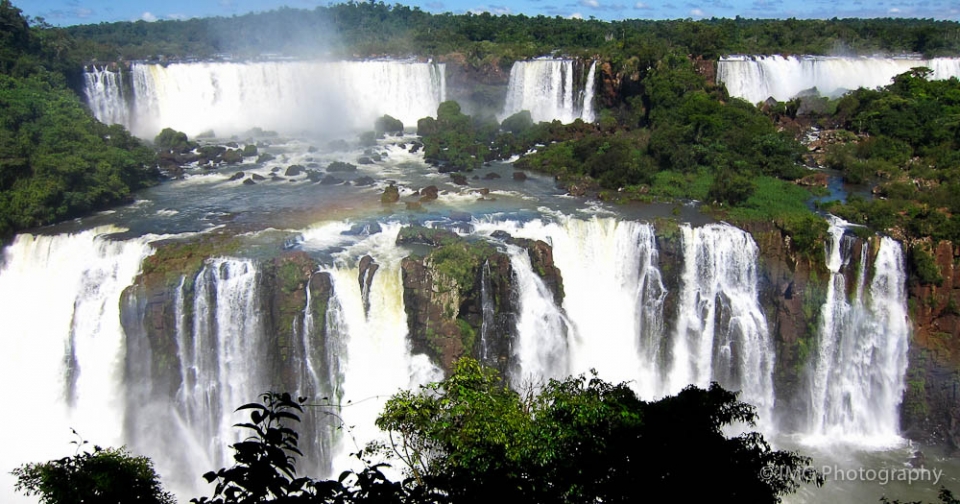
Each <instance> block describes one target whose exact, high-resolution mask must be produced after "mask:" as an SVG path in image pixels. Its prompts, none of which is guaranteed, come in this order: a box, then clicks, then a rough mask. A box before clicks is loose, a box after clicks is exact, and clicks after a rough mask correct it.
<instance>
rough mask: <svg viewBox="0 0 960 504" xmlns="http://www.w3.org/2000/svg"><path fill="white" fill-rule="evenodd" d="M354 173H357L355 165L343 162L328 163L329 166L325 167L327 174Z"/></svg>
mask: <svg viewBox="0 0 960 504" xmlns="http://www.w3.org/2000/svg"><path fill="white" fill-rule="evenodd" d="M355 171H357V165H354V164H350V163H344V162H343V161H334V162H332V163H330V166H328V167H327V172H328V173H335V172H355Z"/></svg>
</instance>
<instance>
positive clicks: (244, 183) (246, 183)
mask: <svg viewBox="0 0 960 504" xmlns="http://www.w3.org/2000/svg"><path fill="white" fill-rule="evenodd" d="M254 184H256V182H254V181H253V179H244V181H243V185H254Z"/></svg>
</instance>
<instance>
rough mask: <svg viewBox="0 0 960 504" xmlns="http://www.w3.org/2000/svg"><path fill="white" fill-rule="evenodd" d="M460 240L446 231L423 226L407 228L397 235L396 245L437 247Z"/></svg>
mask: <svg viewBox="0 0 960 504" xmlns="http://www.w3.org/2000/svg"><path fill="white" fill-rule="evenodd" d="M460 239H461V238H460V237H459V236H457V234H456V233H454V232H452V231H447V230H446V229H435V228H427V227H423V226H407V227H405V228H403V229H401V230H400V233H399V234H398V235H397V245H428V246H430V247H439V246H441V245H445V244H448V243H452V242H455V241H457V240H460Z"/></svg>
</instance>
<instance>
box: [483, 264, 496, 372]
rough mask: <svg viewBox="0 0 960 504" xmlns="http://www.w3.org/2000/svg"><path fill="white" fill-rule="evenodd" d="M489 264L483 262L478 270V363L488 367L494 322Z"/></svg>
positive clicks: (491, 353)
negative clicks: (479, 314) (479, 313)
mask: <svg viewBox="0 0 960 504" xmlns="http://www.w3.org/2000/svg"><path fill="white" fill-rule="evenodd" d="M490 289H491V285H490V263H489V262H487V261H484V263H483V269H481V270H480V304H481V306H480V311H481V315H482V322H481V324H480V361H481V362H484V363H486V364H488V365H493V363H491V362H490V357H491V356H492V355H493V352H491V351H490V334H491V332H492V331H493V330H494V324H496V320H495V318H494V315H495V310H494V307H493V296H492V295H491V294H490Z"/></svg>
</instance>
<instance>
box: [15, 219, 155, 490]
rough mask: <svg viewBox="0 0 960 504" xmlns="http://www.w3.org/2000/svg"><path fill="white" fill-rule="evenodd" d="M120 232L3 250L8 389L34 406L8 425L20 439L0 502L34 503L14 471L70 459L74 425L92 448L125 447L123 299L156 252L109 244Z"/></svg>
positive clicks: (20, 242)
mask: <svg viewBox="0 0 960 504" xmlns="http://www.w3.org/2000/svg"><path fill="white" fill-rule="evenodd" d="M120 231H122V230H121V229H117V228H112V227H101V228H96V229H91V230H88V231H84V232H81V233H76V234H65V235H57V236H33V235H29V234H21V235H18V236H17V237H16V238H15V239H14V241H13V243H11V244H10V245H8V246H7V247H6V248H5V249H4V252H3V261H2V263H0V306H2V307H3V313H4V315H3V331H2V333H0V334H2V335H0V390H2V392H3V395H4V397H6V398H7V399H8V400H10V401H14V402H19V403H23V404H26V405H28V407H27V410H25V411H23V412H21V413H18V414H11V415H7V418H6V419H5V420H4V425H5V426H6V427H7V428H9V429H10V430H9V432H10V433H11V434H12V435H11V436H9V437H8V439H7V440H6V442H5V446H4V448H3V450H0V501H3V502H21V501H22V500H25V499H24V497H23V496H22V495H21V494H14V493H13V477H12V476H11V475H10V471H11V470H12V469H13V468H14V467H17V466H19V465H20V464H23V463H26V462H40V461H46V460H50V459H53V458H60V457H63V456H64V455H66V454H67V453H68V452H69V451H71V450H72V449H71V448H70V444H69V443H70V441H72V440H75V438H74V437H72V435H71V433H70V429H71V428H73V429H76V431H77V432H78V433H79V434H80V435H81V436H83V438H84V439H87V440H89V441H90V442H96V443H97V444H100V445H104V446H119V445H120V444H122V441H123V439H122V426H121V424H120V423H119V422H118V419H120V418H122V417H123V410H124V402H125V401H124V398H125V397H126V394H125V393H124V384H123V381H122V377H123V355H124V351H125V350H124V349H125V344H124V338H123V331H122V329H121V327H120V313H119V311H120V295H121V292H122V291H123V289H124V288H125V287H126V286H128V285H130V284H131V283H132V282H133V279H134V277H135V276H136V274H137V273H138V271H139V269H140V263H141V261H142V260H143V259H144V258H145V257H147V256H148V255H150V254H151V253H152V249H151V248H150V247H149V246H148V245H147V244H146V241H145V240H141V239H136V240H128V241H114V240H112V239H110V237H109V234H111V233H116V232H120ZM27 501H28V502H29V500H27Z"/></svg>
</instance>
